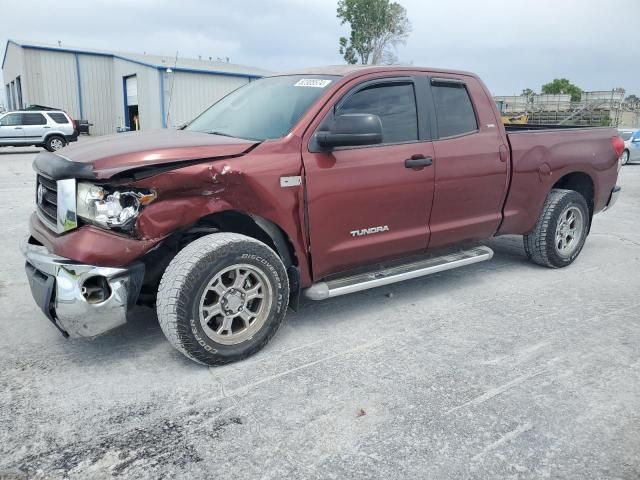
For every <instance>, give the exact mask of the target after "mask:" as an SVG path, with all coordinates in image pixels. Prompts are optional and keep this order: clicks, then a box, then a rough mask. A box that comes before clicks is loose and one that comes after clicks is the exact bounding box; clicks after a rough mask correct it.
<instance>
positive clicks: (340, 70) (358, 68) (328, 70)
mask: <svg viewBox="0 0 640 480" xmlns="http://www.w3.org/2000/svg"><path fill="white" fill-rule="evenodd" d="M416 70H419V71H428V72H433V73H441V74H448V73H453V74H456V75H467V76H471V77H476V74H474V73H471V72H465V71H462V70H443V69H438V68H428V67H417V66H415V65H326V66H319V67H308V68H301V69H297V70H293V71H288V72H283V73H277V74H275V75H274V76H278V75H335V76H340V77H346V76H358V75H363V74H365V73H376V72H390V71H398V72H403V71H416Z"/></svg>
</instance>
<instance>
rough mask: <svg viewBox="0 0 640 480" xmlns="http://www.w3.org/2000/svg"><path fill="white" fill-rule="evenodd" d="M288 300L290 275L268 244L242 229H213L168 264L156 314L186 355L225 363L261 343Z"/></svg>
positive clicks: (253, 350) (275, 325) (278, 320)
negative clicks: (239, 232)
mask: <svg viewBox="0 0 640 480" xmlns="http://www.w3.org/2000/svg"><path fill="white" fill-rule="evenodd" d="M288 300H289V281H288V278H287V273H286V270H285V267H284V265H283V263H282V261H281V260H280V258H279V257H278V256H277V255H276V253H275V252H274V251H273V250H271V249H270V248H269V247H268V246H266V245H265V244H263V243H261V242H259V241H257V240H255V239H253V238H250V237H246V236H244V235H239V234H235V233H214V234H212V235H207V236H204V237H201V238H199V239H197V240H195V241H193V242H191V243H190V244H189V245H187V246H186V247H185V248H184V249H183V250H181V251H180V252H179V253H178V255H176V256H175V258H174V259H173V260H172V261H171V263H170V264H169V266H168V267H167V269H166V270H165V272H164V275H163V276H162V280H161V281H160V287H159V289H158V300H157V311H158V320H159V322H160V327H161V328H162V331H163V332H164V334H165V336H166V337H167V339H168V340H169V342H170V343H171V345H173V346H174V347H175V348H176V349H177V350H178V351H180V352H182V353H183V354H184V355H185V356H187V357H188V358H190V359H192V360H194V361H196V362H199V363H202V364H204V365H211V366H213V365H223V364H226V363H230V362H234V361H237V360H241V359H243V358H246V357H248V356H250V355H252V354H254V353H256V352H257V351H258V350H260V349H261V348H262V347H264V346H265V345H266V344H267V342H268V341H269V340H270V339H271V337H273V335H274V334H275V333H276V331H277V330H278V328H279V327H280V325H281V323H282V320H283V319H284V316H285V313H286V310H287V304H288Z"/></svg>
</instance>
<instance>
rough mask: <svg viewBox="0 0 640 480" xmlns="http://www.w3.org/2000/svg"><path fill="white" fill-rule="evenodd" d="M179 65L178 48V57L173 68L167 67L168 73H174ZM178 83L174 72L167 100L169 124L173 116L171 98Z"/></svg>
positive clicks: (167, 120) (167, 122)
mask: <svg viewBox="0 0 640 480" xmlns="http://www.w3.org/2000/svg"><path fill="white" fill-rule="evenodd" d="M177 66H178V51H177V50H176V59H175V61H174V62H173V69H171V68H167V73H173V72H174V70H175V69H176V67H177ZM175 83H176V75H175V73H174V74H173V77H172V78H171V89H170V90H169V101H168V102H167V119H166V124H167V125H169V117H170V116H171V98H172V97H173V86H174V85H175Z"/></svg>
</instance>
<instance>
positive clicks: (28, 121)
mask: <svg viewBox="0 0 640 480" xmlns="http://www.w3.org/2000/svg"><path fill="white" fill-rule="evenodd" d="M22 124H23V125H46V124H47V119H46V118H44V115H42V114H41V113H23V114H22Z"/></svg>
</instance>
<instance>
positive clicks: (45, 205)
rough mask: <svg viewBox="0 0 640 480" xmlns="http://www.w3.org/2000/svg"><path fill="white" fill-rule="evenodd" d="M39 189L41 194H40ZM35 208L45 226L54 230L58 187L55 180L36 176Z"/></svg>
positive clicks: (56, 220) (56, 221) (56, 222)
mask: <svg viewBox="0 0 640 480" xmlns="http://www.w3.org/2000/svg"><path fill="white" fill-rule="evenodd" d="M41 189H42V193H40V190H41ZM36 206H37V208H38V212H39V213H40V216H41V218H43V220H45V223H46V224H47V226H48V227H49V228H51V229H53V230H55V229H56V226H57V224H58V185H57V183H56V181H55V180H51V179H50V178H47V177H45V176H43V175H38V178H37V184H36Z"/></svg>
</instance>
